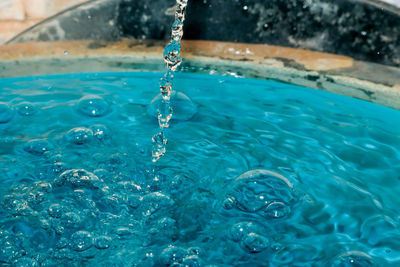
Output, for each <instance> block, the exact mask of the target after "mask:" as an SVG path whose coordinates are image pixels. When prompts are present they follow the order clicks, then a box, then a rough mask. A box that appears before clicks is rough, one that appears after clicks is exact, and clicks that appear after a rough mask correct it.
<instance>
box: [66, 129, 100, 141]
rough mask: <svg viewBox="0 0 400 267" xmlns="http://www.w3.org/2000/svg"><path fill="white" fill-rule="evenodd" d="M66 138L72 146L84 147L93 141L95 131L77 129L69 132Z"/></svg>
mask: <svg viewBox="0 0 400 267" xmlns="http://www.w3.org/2000/svg"><path fill="white" fill-rule="evenodd" d="M65 137H66V140H67V141H68V142H69V143H71V144H75V145H83V144H87V143H89V142H90V141H91V140H92V137H93V131H92V130H90V129H88V128H85V127H77V128H73V129H71V130H69V131H68V132H67V134H66V136H65Z"/></svg>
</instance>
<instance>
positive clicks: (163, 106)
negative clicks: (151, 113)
mask: <svg viewBox="0 0 400 267" xmlns="http://www.w3.org/2000/svg"><path fill="white" fill-rule="evenodd" d="M171 117H172V107H171V105H170V103H169V101H166V100H164V99H163V100H161V102H160V104H159V106H158V123H159V125H160V127H161V128H168V127H169V121H170V119H171Z"/></svg>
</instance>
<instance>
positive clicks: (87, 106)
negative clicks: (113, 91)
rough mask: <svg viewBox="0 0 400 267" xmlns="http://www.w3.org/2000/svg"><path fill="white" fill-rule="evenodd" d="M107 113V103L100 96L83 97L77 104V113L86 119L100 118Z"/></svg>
mask: <svg viewBox="0 0 400 267" xmlns="http://www.w3.org/2000/svg"><path fill="white" fill-rule="evenodd" d="M108 111H109V105H108V103H107V102H106V101H105V100H104V99H103V98H102V97H100V96H96V95H88V96H84V97H82V98H81V99H80V100H79V102H78V112H79V113H81V114H83V115H86V116H88V117H101V116H104V115H106V114H107V113H108Z"/></svg>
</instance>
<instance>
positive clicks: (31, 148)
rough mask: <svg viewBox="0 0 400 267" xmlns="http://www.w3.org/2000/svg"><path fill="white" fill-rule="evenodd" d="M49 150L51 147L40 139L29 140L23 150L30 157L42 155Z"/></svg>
mask: <svg viewBox="0 0 400 267" xmlns="http://www.w3.org/2000/svg"><path fill="white" fill-rule="evenodd" d="M51 149H52V145H50V143H49V142H47V141H46V140H42V139H35V140H31V141H29V142H28V143H27V144H25V146H24V150H25V151H26V152H28V153H30V154H32V155H43V154H44V153H46V152H48V151H50V150H51Z"/></svg>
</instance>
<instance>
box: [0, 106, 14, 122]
mask: <svg viewBox="0 0 400 267" xmlns="http://www.w3.org/2000/svg"><path fill="white" fill-rule="evenodd" d="M13 116H14V112H13V110H12V109H11V107H10V106H9V105H8V104H7V103H3V102H0V123H6V122H9V121H10V120H11V119H12V118H13Z"/></svg>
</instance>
